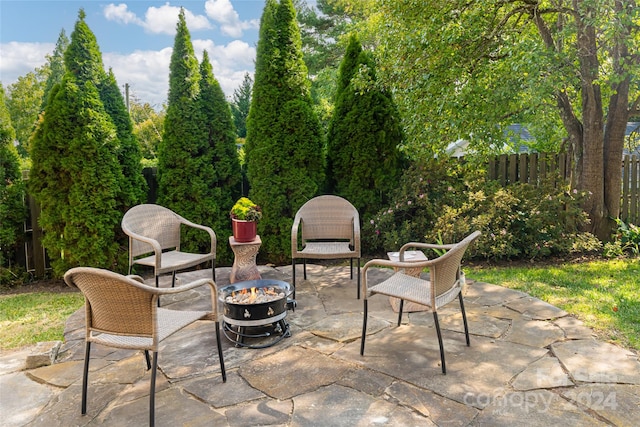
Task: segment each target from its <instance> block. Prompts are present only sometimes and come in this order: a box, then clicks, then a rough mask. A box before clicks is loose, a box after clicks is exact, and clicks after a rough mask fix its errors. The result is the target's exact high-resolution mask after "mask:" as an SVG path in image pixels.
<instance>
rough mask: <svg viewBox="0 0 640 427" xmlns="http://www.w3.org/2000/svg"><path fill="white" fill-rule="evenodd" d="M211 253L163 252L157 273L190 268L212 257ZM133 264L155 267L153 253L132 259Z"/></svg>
mask: <svg viewBox="0 0 640 427" xmlns="http://www.w3.org/2000/svg"><path fill="white" fill-rule="evenodd" d="M214 258H215V256H214V255H213V254H194V253H190V252H180V251H169V252H163V253H162V258H161V261H160V262H161V266H160V267H158V274H162V273H166V272H168V271H174V270H177V269H184V268H191V267H195V266H196V265H199V264H202V263H204V262H206V261H210V260H212V259H214ZM133 263H134V264H140V265H146V266H148V267H155V265H156V257H155V255H149V256H148V257H144V258H139V259H136V260H135V261H133Z"/></svg>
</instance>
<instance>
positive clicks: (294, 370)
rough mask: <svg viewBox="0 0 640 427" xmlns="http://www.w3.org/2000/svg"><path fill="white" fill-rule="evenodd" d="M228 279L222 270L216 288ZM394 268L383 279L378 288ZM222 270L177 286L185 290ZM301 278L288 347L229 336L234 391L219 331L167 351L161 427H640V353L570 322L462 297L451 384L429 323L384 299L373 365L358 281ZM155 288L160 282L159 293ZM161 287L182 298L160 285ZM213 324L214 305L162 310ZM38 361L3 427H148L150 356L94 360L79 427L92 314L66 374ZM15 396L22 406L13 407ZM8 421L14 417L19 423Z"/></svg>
mask: <svg viewBox="0 0 640 427" xmlns="http://www.w3.org/2000/svg"><path fill="white" fill-rule="evenodd" d="M230 270H231V268H230V267H222V268H218V269H216V276H217V280H218V285H225V284H226V283H228V281H229V274H230ZM259 270H260V274H261V275H262V277H263V278H272V279H278V280H285V281H289V282H290V281H291V266H282V267H273V266H260V267H259ZM391 273H392V272H391V270H389V269H379V270H377V269H373V270H371V272H370V275H369V281H370V283H376V282H377V281H380V280H383V279H384V278H386V277H388V275H389V274H391ZM210 274H211V272H210V270H208V269H205V270H200V271H192V272H187V273H181V274H178V279H179V282H180V283H188V282H190V281H191V280H195V279H197V278H201V277H210V276H209V275H210ZM307 274H308V280H304V279H303V275H302V266H298V269H297V277H298V289H297V292H296V298H297V302H298V306H297V308H296V310H295V311H290V312H289V313H288V314H287V321H288V322H289V324H290V326H291V337H289V338H285V339H283V340H282V341H280V342H279V343H278V344H276V345H274V346H272V347H268V348H264V349H250V348H242V347H236V346H235V345H234V344H233V343H231V342H230V341H229V340H227V339H226V338H225V337H224V336H223V337H222V347H223V354H224V357H225V365H226V368H227V382H226V383H224V382H223V381H222V378H221V375H220V372H219V369H220V368H219V364H218V354H217V345H216V341H215V329H214V325H213V323H212V322H208V321H199V322H197V323H195V324H193V325H191V326H189V327H187V328H185V329H183V330H182V331H180V332H178V333H176V334H175V335H174V336H173V337H171V338H170V339H168V340H166V341H165V342H164V343H163V345H162V346H161V348H160V353H159V370H158V373H157V385H156V425H158V426H177V425H189V426H211V425H216V426H217V425H220V426H248V425H273V426H368V425H373V426H398V425H403V426H404V425H406V426H429V425H438V426H467V425H471V426H476V425H477V426H489V425H490V426H494V425H497V426H519V425H522V426H544V427H548V426H551V425H584V426H599V425H609V426H611V425H615V426H632V425H637V420H638V419H640V413H639V409H638V408H639V403H640V362H639V361H638V356H637V354H635V353H633V352H630V351H627V350H624V349H622V348H620V347H617V346H615V345H613V344H609V343H604V342H601V341H598V340H596V339H594V334H593V331H591V330H590V329H589V328H587V327H585V326H584V324H582V322H580V321H579V320H577V319H575V318H573V317H571V316H569V315H567V313H566V312H564V311H562V310H559V309H557V308H556V307H553V306H551V305H549V304H546V303H544V302H542V301H540V300H538V299H535V298H531V297H530V296H528V295H526V294H524V293H522V292H518V291H513V290H509V289H505V288H502V287H500V286H496V285H492V284H488V283H481V282H472V277H469V279H471V282H472V283H470V284H469V285H468V286H467V289H466V290H465V306H466V308H467V314H468V320H469V328H470V332H471V346H470V347H467V346H466V343H465V339H464V334H463V327H462V318H461V315H460V309H459V305H458V304H457V303H456V302H454V303H452V304H449V305H448V306H447V307H445V308H443V309H442V310H440V311H439V319H440V323H441V327H442V330H443V337H444V347H445V356H446V363H447V374H446V375H443V374H442V372H441V368H440V353H439V347H438V342H437V337H436V331H435V328H434V322H433V316H432V314H431V313H430V312H416V313H408V314H406V313H405V314H404V315H403V316H402V324H401V326H399V327H398V326H396V324H397V313H394V312H393V310H392V309H391V305H390V303H389V300H388V299H387V298H384V297H382V296H374V297H373V298H371V299H370V300H369V304H368V306H369V317H368V321H367V323H368V324H367V339H366V348H365V353H364V356H361V355H360V344H361V343H360V335H361V331H362V329H361V328H362V314H363V301H362V300H358V299H356V281H355V278H354V280H350V279H349V267H348V266H346V265H342V266H339V267H327V266H322V265H313V264H309V265H308V266H307ZM152 281H153V279H149V283H152ZM160 285H161V286H170V277H168V276H167V277H163V278H162V279H161V282H160ZM162 303H163V305H164V306H166V307H169V308H174V309H185V308H189V309H197V310H206V309H208V308H209V307H210V305H211V298H210V294H209V290H208V288H206V287H200V288H198V289H196V290H193V291H190V293H189V294H188V295H182V296H180V297H172V298H167V299H166V300H163V302H162ZM29 354H30V349H23V350H20V351H16V352H4V353H1V354H0V413H1V414H3V415H2V416H3V418H2V422H1V423H0V424H2V425H3V426H4V425H7V426H11V427H13V426H15V427H19V426H46V427H50V426H124V425H146V424H147V420H148V415H149V413H148V408H149V406H148V405H149V379H150V375H151V374H150V372H148V371H147V370H146V364H145V362H144V358H143V356H142V353H141V352H136V351H131V350H118V349H112V348H109V347H104V346H98V345H95V346H93V348H92V360H91V363H90V369H91V371H90V375H89V394H88V414H87V415H85V416H82V415H80V395H81V392H80V390H81V378H82V360H83V357H84V310H83V309H81V310H78V311H77V312H76V313H74V314H73V315H72V316H70V317H69V319H68V321H67V327H66V330H65V341H64V343H63V345H62V346H61V347H60V349H59V352H58V355H57V359H56V363H55V364H53V365H51V366H44V367H40V368H37V369H27V370H25V367H26V366H25V363H24V362H25V360H26V357H27V355H29ZM7 390H10V392H7ZM6 414H9V415H6Z"/></svg>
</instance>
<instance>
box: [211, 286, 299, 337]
mask: <svg viewBox="0 0 640 427" xmlns="http://www.w3.org/2000/svg"><path fill="white" fill-rule="evenodd" d="M292 293H293V286H291V285H290V284H289V283H287V282H283V281H281V280H271V279H259V280H247V281H244V282H236V283H233V284H231V285H227V286H223V287H221V288H220V289H218V300H220V302H222V307H223V315H222V319H223V322H222V325H223V328H222V331H223V332H224V335H225V336H226V337H227V338H228V339H229V341H231V342H233V343H235V344H236V347H249V348H265V347H270V346H272V345H274V344H276V343H277V342H279V341H280V340H282V339H283V338H286V337H290V336H291V331H290V329H289V324H288V323H287V322H286V320H285V317H286V316H287V310H288V309H290V308H291V309H293V308H294V307H295V305H296V303H295V301H294V300H292V299H290V298H289V295H291V294H292ZM247 338H250V339H257V340H258V342H257V343H255V344H248V343H246V342H245V339H247Z"/></svg>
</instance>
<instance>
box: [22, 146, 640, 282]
mask: <svg viewBox="0 0 640 427" xmlns="http://www.w3.org/2000/svg"><path fill="white" fill-rule="evenodd" d="M570 171H571V163H570V159H569V157H568V156H567V155H565V154H544V153H532V154H503V155H500V156H496V157H494V158H492V159H490V160H489V163H488V173H489V178H490V179H495V180H497V181H500V183H501V184H502V185H509V184H513V183H517V182H522V183H529V184H533V185H538V184H540V183H541V182H542V180H544V179H545V178H547V177H551V178H552V179H557V180H558V182H560V181H562V182H564V181H566V180H567V179H568V178H569V174H570ZM143 174H144V177H145V179H146V181H147V184H148V185H149V192H148V194H147V203H155V201H156V194H157V188H158V183H157V177H156V175H157V168H145V169H144V170H143ZM23 178H24V179H28V173H25V174H23ZM25 203H26V205H27V208H28V212H29V216H28V218H27V220H26V221H25V227H24V231H25V236H24V239H25V244H24V248H25V250H24V256H23V255H22V254H18V256H17V258H18V262H20V263H23V264H24V265H25V266H26V268H27V271H31V272H34V274H35V275H36V276H37V277H42V276H43V275H44V272H45V270H46V269H47V268H49V264H48V259H47V256H46V251H45V250H44V249H43V247H42V244H41V239H42V229H41V228H40V226H39V225H38V217H39V215H40V207H39V206H38V204H37V203H36V201H35V200H34V199H33V197H31V196H30V195H27V197H26V198H25ZM620 218H621V219H622V220H623V221H625V222H626V223H632V224H640V159H639V158H638V157H637V156H629V155H626V156H624V159H623V161H622V200H621V203H620Z"/></svg>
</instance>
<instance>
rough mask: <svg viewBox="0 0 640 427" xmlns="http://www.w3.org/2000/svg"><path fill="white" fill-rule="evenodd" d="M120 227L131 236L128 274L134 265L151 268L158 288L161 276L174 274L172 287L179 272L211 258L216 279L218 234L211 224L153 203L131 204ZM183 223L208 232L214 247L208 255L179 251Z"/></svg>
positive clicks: (212, 271)
mask: <svg viewBox="0 0 640 427" xmlns="http://www.w3.org/2000/svg"><path fill="white" fill-rule="evenodd" d="M121 226H122V230H123V231H124V232H125V234H127V236H129V274H131V271H132V268H133V266H134V265H135V264H138V265H144V266H147V267H152V268H153V269H154V276H155V282H156V287H158V286H159V283H158V281H159V276H160V275H162V274H165V273H172V278H171V286H172V287H173V286H175V283H176V271H179V270H184V269H187V268H191V267H195V266H196V265H199V264H202V263H204V262H207V261H211V264H212V265H211V275H212V277H213V280H214V281H215V280H216V234H215V232H214V231H213V230H212V229H211V228H210V227H207V226H205V225H200V224H196V223H194V222H192V221H189V220H187V219H185V218H183V217H182V216H180V215H178V214H177V213H175V212H174V211H172V210H171V209H168V208H165V207H163V206H160V205H154V204H142V205H137V206H134V207H132V208H131V209H129V210H128V211H127V212H126V213H125V214H124V216H123V217H122V224H121ZM181 226H185V227H191V228H195V229H198V230H203V231H205V232H206V233H208V234H209V237H210V238H211V250H210V251H209V252H208V253H205V254H196V253H190V252H182V251H180V231H181V230H180V229H181ZM149 254H152V255H149ZM140 256H142V258H139V257H140Z"/></svg>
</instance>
